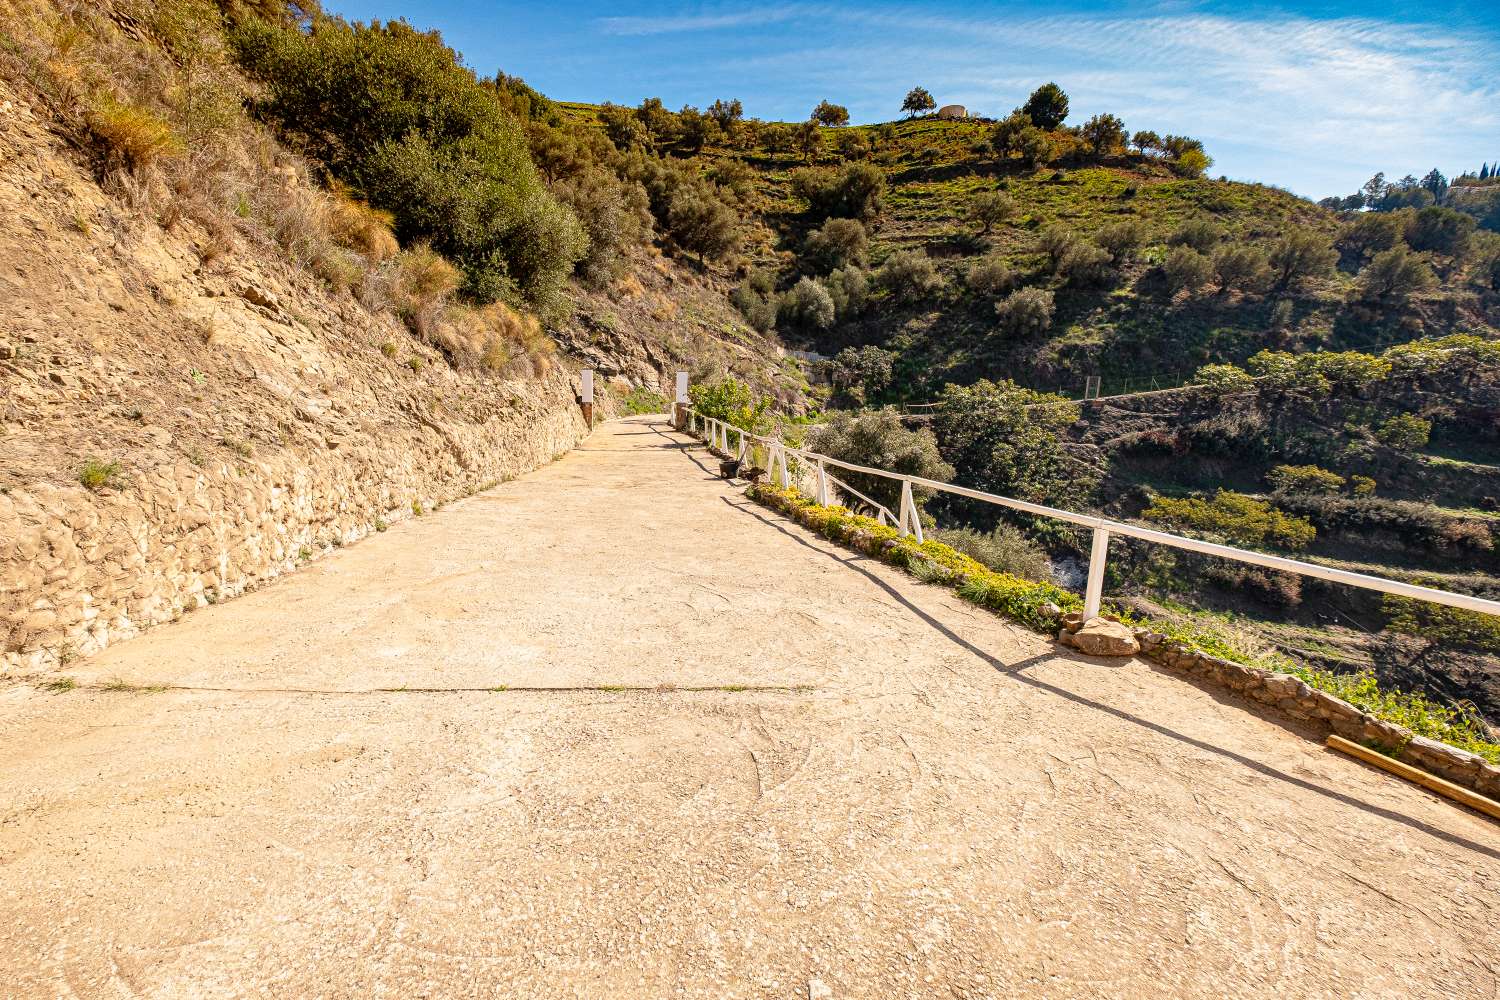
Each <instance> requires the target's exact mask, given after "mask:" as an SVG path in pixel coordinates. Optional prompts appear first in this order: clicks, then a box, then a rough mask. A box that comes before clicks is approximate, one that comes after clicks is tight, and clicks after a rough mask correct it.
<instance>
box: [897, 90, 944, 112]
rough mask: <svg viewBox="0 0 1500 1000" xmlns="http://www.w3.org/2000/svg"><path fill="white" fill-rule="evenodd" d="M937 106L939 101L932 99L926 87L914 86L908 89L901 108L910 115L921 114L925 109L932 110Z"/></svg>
mask: <svg viewBox="0 0 1500 1000" xmlns="http://www.w3.org/2000/svg"><path fill="white" fill-rule="evenodd" d="M935 107H937V101H935V100H933V99H932V94H930V93H928V91H927V88H926V87H913V88H911V90H909V91H907V94H906V100H904V101H902V102H901V110H902V111H905V112H906V113H907V114H908V115H920V114H921V113H922V112H924V111H931V110H932V109H933V108H935Z"/></svg>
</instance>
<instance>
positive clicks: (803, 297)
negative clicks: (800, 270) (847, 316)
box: [776, 278, 837, 333]
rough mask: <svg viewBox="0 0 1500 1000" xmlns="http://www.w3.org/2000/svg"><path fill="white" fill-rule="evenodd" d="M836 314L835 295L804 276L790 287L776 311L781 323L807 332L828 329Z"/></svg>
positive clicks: (778, 320)
mask: <svg viewBox="0 0 1500 1000" xmlns="http://www.w3.org/2000/svg"><path fill="white" fill-rule="evenodd" d="M836 316H837V310H836V309H835V308H834V305H833V296H831V295H829V294H828V289H827V288H825V287H823V285H821V284H820V283H818V282H816V281H814V280H813V279H812V278H802V279H801V280H799V281H798V282H797V283H796V284H795V285H793V286H792V287H791V288H790V289H788V290H787V291H786V293H785V294H784V295H782V296H781V304H780V306H779V307H778V308H777V311H776V321H777V322H778V323H779V324H781V325H782V326H785V327H789V328H791V329H794V330H800V331H803V332H805V333H813V332H816V331H818V330H826V329H828V328H829V327H830V326H832V325H833V321H834V319H835V317H836Z"/></svg>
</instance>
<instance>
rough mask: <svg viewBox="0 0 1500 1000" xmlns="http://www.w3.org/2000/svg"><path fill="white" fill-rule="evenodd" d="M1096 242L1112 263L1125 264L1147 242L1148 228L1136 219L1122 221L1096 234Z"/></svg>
mask: <svg viewBox="0 0 1500 1000" xmlns="http://www.w3.org/2000/svg"><path fill="white" fill-rule="evenodd" d="M1094 242H1095V243H1098V244H1099V246H1100V247H1102V248H1103V249H1104V250H1105V252H1106V253H1108V254H1109V257H1110V260H1111V261H1113V262H1114V263H1116V264H1123V263H1125V262H1126V261H1128V260H1130V259H1131V258H1132V257H1134V256H1135V252H1136V251H1137V250H1139V249H1140V248H1141V245H1142V244H1144V243H1145V242H1146V227H1145V226H1143V225H1141V223H1140V222H1139V221H1138V220H1136V219H1122V220H1121V221H1119V222H1116V223H1113V224H1111V225H1108V226H1105V227H1104V228H1103V229H1101V230H1099V232H1097V233H1095V234H1094Z"/></svg>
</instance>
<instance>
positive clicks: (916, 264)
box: [876, 250, 943, 302]
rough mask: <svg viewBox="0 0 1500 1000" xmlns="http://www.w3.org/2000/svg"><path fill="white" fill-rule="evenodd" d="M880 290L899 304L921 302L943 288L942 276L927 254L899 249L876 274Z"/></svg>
mask: <svg viewBox="0 0 1500 1000" xmlns="http://www.w3.org/2000/svg"><path fill="white" fill-rule="evenodd" d="M876 280H877V281H878V282H879V283H880V287H882V288H884V289H885V290H886V291H887V292H889V293H890V295H891V297H892V298H893V299H895V300H896V301H898V302H918V301H921V300H922V299H925V298H927V297H929V296H931V295H932V294H933V293H935V292H936V291H937V290H938V289H940V288H942V287H943V279H942V276H941V275H939V274H938V273H937V268H935V267H933V266H932V260H931V259H930V258H929V257H928V256H927V254H926V253H925V252H923V251H919V250H897V251H896V252H895V253H893V254H891V255H890V256H889V257H887V258H886V259H885V263H884V264H882V265H880V270H879V271H878V272H876Z"/></svg>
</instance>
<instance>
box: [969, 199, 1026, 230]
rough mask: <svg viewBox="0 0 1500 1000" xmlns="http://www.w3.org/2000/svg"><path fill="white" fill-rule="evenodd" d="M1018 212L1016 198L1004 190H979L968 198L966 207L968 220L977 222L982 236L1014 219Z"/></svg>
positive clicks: (1018, 207)
mask: <svg viewBox="0 0 1500 1000" xmlns="http://www.w3.org/2000/svg"><path fill="white" fill-rule="evenodd" d="M1019 212H1020V206H1018V205H1017V204H1016V200H1015V199H1014V198H1012V197H1011V196H1010V195H1008V194H1006V193H1005V192H1004V191H980V192H979V193H978V194H976V195H974V196H973V197H972V198H970V199H969V205H968V209H967V215H968V218H969V221H970V222H977V223H978V224H979V232H980V235H982V236H988V235H989V233H990V230H991V229H994V228H995V227H996V226H999V225H1004V224H1005V223H1007V222H1009V221H1010V220H1011V219H1014V218H1015V217H1016V215H1017V214H1018V213H1019Z"/></svg>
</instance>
